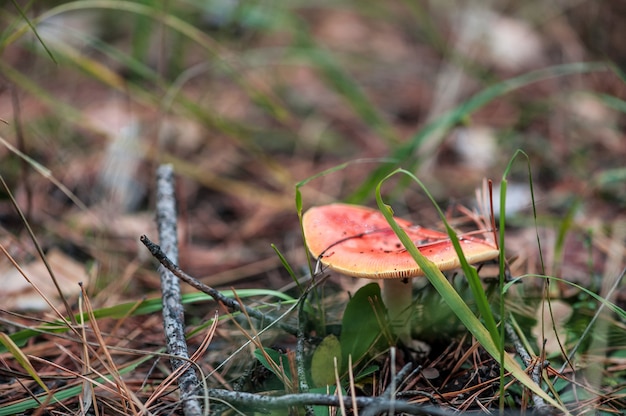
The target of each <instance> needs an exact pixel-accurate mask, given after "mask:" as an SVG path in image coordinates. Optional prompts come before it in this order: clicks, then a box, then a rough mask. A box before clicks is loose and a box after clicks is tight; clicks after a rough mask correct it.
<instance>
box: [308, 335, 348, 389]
mask: <svg viewBox="0 0 626 416" xmlns="http://www.w3.org/2000/svg"><path fill="white" fill-rule="evenodd" d="M335 357H336V358H337V368H338V369H339V370H340V369H341V344H340V343H339V340H338V339H337V337H336V336H334V335H328V336H327V337H326V338H324V339H323V340H322V342H321V343H320V344H319V345H318V346H317V348H315V352H314V353H313V357H312V358H311V379H312V381H313V385H315V386H326V385H332V384H335V360H334V358H335ZM339 370H338V371H339Z"/></svg>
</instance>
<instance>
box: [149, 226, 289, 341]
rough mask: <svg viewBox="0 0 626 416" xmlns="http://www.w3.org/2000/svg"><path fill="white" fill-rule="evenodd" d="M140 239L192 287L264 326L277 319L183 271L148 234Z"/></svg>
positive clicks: (163, 263)
mask: <svg viewBox="0 0 626 416" xmlns="http://www.w3.org/2000/svg"><path fill="white" fill-rule="evenodd" d="M139 241H141V242H142V243H143V244H144V245H145V246H146V248H147V249H148V250H150V253H151V254H152V256H153V257H154V258H155V259H157V260H158V261H159V263H161V265H163V267H165V268H166V269H167V270H169V271H170V272H172V273H173V274H174V276H176V277H178V278H179V279H181V280H182V281H183V282H185V283H187V284H188V285H190V286H191V287H193V288H196V289H198V290H199V291H201V292H204V293H206V294H207V295H209V296H211V297H212V298H213V299H215V301H216V302H219V303H222V304H224V306H226V307H227V308H228V309H230V310H231V311H236V312H241V311H243V310H245V311H246V313H247V314H248V315H250V316H251V317H253V318H254V319H257V320H259V321H261V322H262V323H263V325H264V326H267V325H269V324H270V323H273V322H274V321H275V319H273V318H272V317H271V316H270V315H266V314H264V313H263V312H260V311H259V310H257V309H254V308H250V307H248V306H246V305H243V304H241V303H239V302H237V301H236V300H235V299H231V298H227V297H226V296H224V295H223V294H222V293H221V292H220V291H218V290H216V289H214V288H212V287H211V286H208V285H205V284H204V283H202V282H200V281H199V280H198V279H196V278H195V277H193V276H190V275H188V274H187V273H185V272H184V271H182V270H181V269H180V267H178V266H177V265H176V264H174V263H173V262H172V261H171V260H170V259H169V258H168V257H167V256H166V255H165V253H164V252H163V250H161V247H159V246H158V245H157V244H154V243H153V242H152V241H150V239H149V238H148V237H147V236H145V235H142V236H141V237H139ZM276 325H278V327H279V328H280V329H282V330H283V331H285V332H287V333H289V334H291V335H295V336H297V335H298V329H297V328H294V327H293V326H291V325H287V324H284V323H282V322H277V323H276Z"/></svg>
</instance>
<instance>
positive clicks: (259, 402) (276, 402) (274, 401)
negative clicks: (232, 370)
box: [207, 389, 486, 416]
mask: <svg viewBox="0 0 626 416" xmlns="http://www.w3.org/2000/svg"><path fill="white" fill-rule="evenodd" d="M207 393H208V395H209V398H212V399H217V400H219V401H224V402H227V403H230V404H231V405H232V406H235V407H238V406H245V407H252V408H254V409H255V411H257V412H258V411H260V410H277V409H287V408H289V407H291V406H303V405H312V406H333V407H339V405H340V402H341V401H343V404H344V406H345V407H346V408H350V409H351V408H352V406H353V403H356V406H357V407H358V408H365V407H368V408H369V407H370V406H371V407H374V408H376V409H378V410H379V411H378V412H377V413H380V412H382V411H386V410H389V407H390V406H391V401H390V400H389V399H388V398H385V397H355V398H352V397H343V398H342V399H339V397H338V396H335V395H327V394H316V393H302V394H285V395H282V396H267V395H260V394H254V393H244V392H240V391H231V390H223V389H208V391H207ZM393 406H394V408H395V410H396V412H404V413H408V414H411V415H425V414H428V415H437V416H451V415H454V414H455V412H454V411H453V410H447V409H442V408H441V407H436V406H432V405H423V404H413V403H409V402H406V401H404V400H395V401H394V403H393ZM464 414H466V415H472V414H473V415H483V414H486V413H485V412H466V413H464Z"/></svg>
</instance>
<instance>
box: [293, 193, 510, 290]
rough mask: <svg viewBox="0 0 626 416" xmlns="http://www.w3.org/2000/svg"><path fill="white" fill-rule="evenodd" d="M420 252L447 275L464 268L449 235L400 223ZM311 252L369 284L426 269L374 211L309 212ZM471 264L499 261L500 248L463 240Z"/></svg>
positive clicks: (343, 207)
mask: <svg viewBox="0 0 626 416" xmlns="http://www.w3.org/2000/svg"><path fill="white" fill-rule="evenodd" d="M395 220H396V221H397V223H398V225H399V226H400V227H402V228H403V229H404V231H406V233H407V234H408V235H409V237H411V239H412V240H413V242H414V243H415V245H416V246H417V248H418V249H419V251H420V252H421V253H422V254H423V255H424V256H426V257H427V258H428V259H429V260H430V261H432V262H433V263H435V264H436V265H437V267H438V268H439V269H440V270H442V271H445V270H452V269H456V268H458V267H459V266H460V262H459V258H458V256H457V254H456V251H455V250H454V247H453V245H452V242H451V241H450V238H449V237H448V235H447V234H445V233H441V232H439V231H433V230H429V229H427V228H423V227H420V226H418V225H414V224H412V223H411V222H409V221H407V220H403V219H401V218H396V219H395ZM302 225H303V228H304V237H305V239H306V242H307V245H308V247H309V250H310V251H311V253H312V254H313V255H314V256H315V257H317V258H318V259H319V260H320V261H321V262H322V264H324V265H326V266H328V267H330V268H331V269H332V270H335V271H337V272H340V273H343V274H346V275H349V276H354V277H364V278H368V279H403V278H411V277H416V276H423V275H424V272H423V270H422V269H421V268H420V267H419V266H418V265H417V264H416V263H415V260H414V259H413V257H411V254H410V253H409V252H408V251H407V250H406V249H405V248H404V246H403V245H402V243H401V242H400V240H399V239H398V237H397V236H396V235H395V233H394V232H393V230H392V229H391V228H390V227H389V224H388V223H387V220H385V217H383V215H382V214H381V213H380V212H379V211H377V210H375V209H372V208H368V207H362V206H358V205H348V204H330V205H324V206H319V207H313V208H311V209H309V210H308V211H307V212H306V213H305V214H304V216H303V218H302ZM459 240H460V243H461V248H462V249H463V253H464V254H465V257H466V259H467V261H468V262H469V263H480V262H483V261H488V260H493V259H495V258H496V257H498V254H499V252H498V249H497V248H496V247H495V246H494V245H493V244H492V243H490V242H489V241H486V240H483V239H480V238H474V237H471V238H467V237H460V238H459Z"/></svg>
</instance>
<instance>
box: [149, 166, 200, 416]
mask: <svg viewBox="0 0 626 416" xmlns="http://www.w3.org/2000/svg"><path fill="white" fill-rule="evenodd" d="M156 221H157V227H158V229H159V240H160V241H161V244H162V245H163V247H164V251H165V252H166V253H167V255H168V256H169V257H171V258H173V259H177V258H178V237H177V227H176V198H175V194H174V175H173V170H172V166H171V165H161V166H159V168H158V169H157V199H156ZM164 254H165V253H164ZM159 274H160V275H161V292H162V294H163V296H162V299H163V302H162V303H163V328H164V330H165V342H166V344H167V351H168V352H169V353H170V354H171V355H172V356H171V358H170V363H171V365H172V369H173V370H174V371H176V370H178V369H179V368H184V367H187V369H186V370H184V371H183V372H182V374H181V375H180V377H179V378H178V380H177V381H178V386H179V387H180V391H181V393H182V394H181V399H182V402H183V412H184V413H185V416H200V415H202V407H201V406H200V402H199V401H198V400H196V397H195V396H194V392H195V390H196V388H197V387H198V384H199V382H198V377H197V375H196V372H195V370H194V369H193V367H190V366H189V365H188V363H187V361H188V359H189V351H188V349H187V341H186V339H185V316H184V309H183V304H182V300H181V293H180V284H179V282H178V279H176V277H175V276H174V275H173V274H172V273H171V272H170V271H169V270H167V269H166V268H165V267H159ZM177 357H182V358H177Z"/></svg>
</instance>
